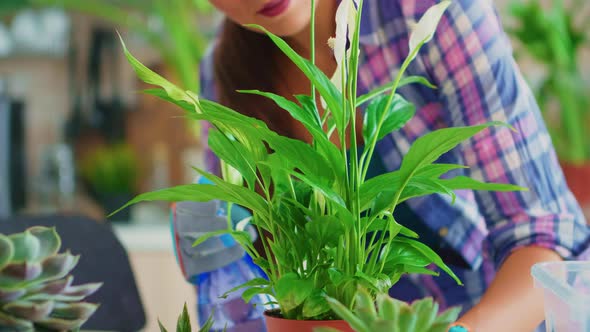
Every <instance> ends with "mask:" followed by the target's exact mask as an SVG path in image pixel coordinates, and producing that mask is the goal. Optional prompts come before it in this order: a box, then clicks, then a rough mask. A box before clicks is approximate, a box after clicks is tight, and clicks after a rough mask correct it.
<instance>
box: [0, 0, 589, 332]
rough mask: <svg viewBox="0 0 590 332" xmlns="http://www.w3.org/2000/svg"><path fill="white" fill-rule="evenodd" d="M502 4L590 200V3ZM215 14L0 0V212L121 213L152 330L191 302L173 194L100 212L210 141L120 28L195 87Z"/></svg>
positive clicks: (187, 178)
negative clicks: (139, 65)
mask: <svg viewBox="0 0 590 332" xmlns="http://www.w3.org/2000/svg"><path fill="white" fill-rule="evenodd" d="M495 3H496V4H497V5H498V8H499V13H500V14H501V17H502V21H503V23H504V24H505V26H506V29H507V31H509V32H510V35H511V38H512V39H513V42H514V47H515V54H516V56H517V60H518V61H519V63H520V64H521V68H522V71H523V72H524V74H525V77H526V79H527V80H528V81H529V83H530V85H531V87H532V88H533V89H534V91H535V92H536V93H537V95H538V96H539V102H540V103H541V106H542V108H543V111H544V115H545V116H546V118H547V119H548V123H549V124H550V129H551V133H552V135H553V139H554V143H555V145H556V147H557V148H558V154H559V157H560V159H561V161H562V162H563V165H564V169H568V172H569V174H570V175H568V178H569V179H570V181H571V184H572V187H575V192H576V195H577V196H578V197H579V199H580V201H581V202H583V205H584V206H586V207H587V206H589V205H590V204H589V203H590V166H588V165H590V162H589V161H590V128H589V127H590V98H589V96H590V84H589V83H588V82H589V78H590V61H589V60H588V59H590V52H589V38H590V2H589V1H588V0H571V1H563V2H562V1H557V0H554V1H551V0H547V1H540V2H539V1H537V0H521V1H517V0H514V1H512V2H509V1H508V0H497V1H495ZM219 20H220V17H219V15H218V14H216V13H215V12H214V11H213V10H212V9H211V7H210V5H209V3H208V1H207V0H0V219H1V218H9V217H11V216H13V215H16V214H19V215H21V214H33V215H38V214H50V213H60V214H75V215H86V216H90V217H92V218H94V219H96V220H99V221H101V222H110V223H113V225H115V230H116V232H117V234H118V236H119V237H120V238H121V239H122V241H123V243H124V245H125V246H126V247H127V248H128V251H129V252H130V256H131V258H132V263H133V265H134V268H135V270H136V273H137V275H138V279H139V281H138V282H139V284H140V290H141V292H142V297H143V300H144V302H146V303H147V304H146V310H147V313H148V321H149V323H148V327H147V330H151V329H152V328H153V330H155V328H156V325H154V322H155V320H154V317H155V316H159V317H161V318H162V320H163V322H165V323H166V324H165V325H167V326H172V322H173V321H174V320H175V318H176V315H177V313H178V312H179V311H180V308H181V305H182V302H184V301H187V302H189V305H190V304H191V303H193V304H194V292H193V291H192V290H191V289H190V287H189V286H188V285H187V284H185V283H184V281H183V280H182V278H181V276H180V272H179V271H178V267H177V266H176V262H175V259H174V257H173V254H172V250H171V249H172V247H171V240H170V236H169V230H168V226H167V225H168V221H169V216H168V214H169V209H168V205H167V204H160V203H146V204H140V205H137V206H134V207H133V208H131V209H128V210H127V211H124V212H123V213H121V214H118V215H116V216H114V217H112V218H109V219H107V218H106V215H107V214H108V213H110V212H112V211H113V210H115V209H116V208H118V207H120V206H121V205H122V204H123V203H124V202H126V201H127V200H129V199H130V198H131V197H132V196H133V195H135V194H137V193H140V192H145V191H149V190H154V189H158V188H163V187H168V186H172V185H178V184H186V183H189V182H191V181H192V180H193V177H194V175H195V173H194V171H193V170H192V169H191V166H201V165H202V164H203V161H202V152H203V151H202V146H203V145H202V142H201V141H200V137H199V135H198V133H199V128H197V127H195V125H194V124H190V123H187V122H186V121H185V120H184V119H183V118H182V117H176V116H175V115H179V116H180V115H182V114H181V113H180V112H178V111H177V110H175V109H174V107H173V106H171V105H170V104H168V103H165V102H161V101H159V100H157V99H156V98H155V97H152V96H149V95H145V94H142V93H140V91H141V90H143V89H146V88H148V87H147V86H144V85H142V84H140V83H139V81H138V80H137V79H136V77H135V74H134V73H133V72H132V70H131V67H130V66H129V65H128V64H127V62H126V61H125V59H124V56H123V52H122V49H121V46H120V42H119V39H118V35H117V33H119V34H120V35H121V36H122V38H123V39H124V40H125V42H126V44H127V46H128V48H129V49H130V50H132V52H133V54H134V55H135V56H136V57H137V58H139V59H140V60H141V61H142V62H143V63H144V64H146V65H148V66H149V67H150V68H152V69H153V70H155V71H157V72H158V73H160V74H162V75H163V76H165V77H167V78H169V79H171V80H172V81H174V82H176V83H178V84H179V85H181V86H183V87H184V88H186V89H190V90H193V91H198V89H199V83H198V63H199V59H200V58H201V56H202V54H203V52H204V51H205V49H206V47H207V44H208V42H209V40H210V39H211V37H212V36H213V34H214V33H215V27H216V25H217V23H218V22H219ZM175 112H176V113H175ZM570 168H571V170H570ZM573 189H574V188H573ZM107 220H108V221H107ZM169 285H174V286H170V287H173V288H174V289H173V290H170V289H169V288H166V290H165V291H164V290H162V289H163V288H164V287H168V286H169ZM193 308H194V306H193ZM193 311H194V310H193ZM150 324H151V325H150Z"/></svg>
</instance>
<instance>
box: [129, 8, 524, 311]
mask: <svg viewBox="0 0 590 332" xmlns="http://www.w3.org/2000/svg"><path fill="white" fill-rule="evenodd" d="M362 4H363V0H355V1H352V0H343V1H341V3H340V5H339V8H338V12H337V17H336V22H337V29H336V37H335V39H332V40H331V41H330V43H331V44H332V45H333V49H334V54H335V57H336V60H337V63H338V70H337V72H336V73H335V76H334V77H333V78H332V79H330V78H328V77H327V76H326V75H325V74H324V73H323V72H322V71H321V70H320V69H318V68H317V67H316V66H315V65H314V61H313V59H314V58H315V56H314V51H313V50H312V52H311V55H310V59H311V60H308V59H306V58H304V57H302V56H300V55H298V54H297V53H296V52H295V51H294V50H293V49H292V48H291V47H290V46H289V45H288V44H287V43H286V42H285V41H284V40H283V39H281V38H280V37H278V36H276V35H274V34H272V33H270V32H269V31H267V30H265V29H264V28H263V27H261V26H256V25H251V26H249V27H250V28H256V29H259V30H260V31H262V32H264V33H266V34H267V35H268V37H269V38H271V39H272V41H273V42H274V43H275V44H276V46H277V47H279V48H280V49H281V51H282V52H283V53H284V54H285V55H286V56H287V57H289V58H290V59H291V60H292V61H293V62H294V64H295V65H297V67H298V68H299V69H300V70H301V71H302V72H303V73H304V74H305V75H306V76H307V78H308V79H309V81H310V83H311V86H312V88H311V91H312V93H311V94H310V95H297V96H294V97H295V100H297V102H294V101H292V100H289V99H286V98H284V97H282V96H279V95H276V94H273V93H270V92H263V91H242V92H243V93H249V94H256V95H262V96H265V97H268V98H270V99H271V100H273V101H274V102H275V103H276V104H277V105H278V106H280V107H281V108H282V109H283V110H284V111H286V112H288V114H290V116H292V117H293V118H295V119H296V120H297V121H299V122H301V123H302V124H303V125H304V126H305V128H306V129H307V130H308V131H309V133H310V134H311V136H312V137H313V141H312V142H311V143H309V144H308V143H306V142H304V141H301V140H297V139H292V138H288V137H284V136H281V135H278V134H277V133H275V132H273V131H271V130H270V129H269V128H268V127H267V125H266V124H265V123H264V122H262V121H259V120H256V119H253V118H250V117H247V116H244V115H242V114H240V113H238V112H236V111H234V110H232V109H229V108H227V107H224V106H222V105H220V104H218V103H216V102H213V101H210V100H206V99H201V98H199V96H197V95H196V94H195V93H193V92H192V91H184V90H181V89H179V88H178V87H176V86H175V85H173V84H171V83H170V82H169V81H167V80H166V79H164V78H162V77H161V76H159V75H158V74H156V73H154V72H152V71H151V70H149V69H148V68H146V67H145V66H144V65H142V64H141V63H140V62H139V61H138V60H136V59H135V58H134V57H133V56H132V55H131V54H130V53H129V52H128V50H127V49H126V48H125V47H124V49H125V50H124V51H125V54H126V56H127V58H128V60H129V62H130V63H131V65H132V66H133V68H134V69H135V71H136V73H137V75H138V76H139V78H140V79H142V80H143V81H145V82H146V83H149V84H152V85H156V86H159V88H156V89H151V90H148V91H146V92H147V93H149V94H152V95H156V96H158V97H160V98H163V99H165V100H168V101H170V102H173V103H175V104H177V105H179V106H180V107H182V108H183V109H184V110H185V111H186V116H187V117H189V118H191V119H194V120H197V121H208V122H209V123H210V124H211V125H212V127H213V129H212V130H211V131H210V133H209V147H210V148H211V150H212V151H213V152H214V153H215V154H216V155H217V157H219V158H220V159H221V161H222V162H223V163H224V164H225V165H226V166H227V169H230V170H231V171H232V172H233V173H234V174H239V175H240V176H239V178H238V179H236V178H235V177H230V176H224V177H222V178H220V177H218V176H215V175H213V174H211V173H208V172H206V171H204V170H201V169H195V170H196V171H197V172H198V173H199V174H200V175H201V176H203V177H204V178H206V179H208V180H209V181H210V182H212V183H213V184H189V185H182V186H178V187H173V188H169V189H164V190H158V191H155V192H150V193H145V194H142V195H139V196H137V197H136V198H135V199H133V200H132V201H131V202H129V203H128V204H127V205H129V204H134V203H137V202H141V201H149V200H167V201H200V202H204V201H209V200H223V201H228V202H231V203H234V204H239V205H241V206H244V207H246V208H248V209H250V210H251V211H252V217H251V218H250V219H247V220H244V221H242V222H240V223H238V225H237V226H235V227H234V226H233V225H232V224H231V222H229V221H228V229H226V230H223V231H219V232H213V233H210V234H207V235H206V236H203V237H201V238H199V239H198V240H197V241H196V242H195V246H197V245H199V244H200V243H202V242H203V241H205V240H206V239H208V238H210V237H214V236H219V235H221V234H231V235H232V236H233V238H234V239H235V240H236V241H237V242H238V243H239V244H240V245H241V246H242V247H243V248H244V249H245V250H246V252H247V253H248V254H249V255H250V256H251V257H252V258H253V261H254V262H255V263H256V264H257V265H258V266H259V267H260V268H261V269H262V270H263V271H264V272H265V273H266V274H267V276H268V279H263V278H259V279H254V280H251V281H249V282H247V283H246V284H244V285H242V287H246V288H247V289H246V290H245V292H244V293H243V297H244V299H245V300H250V299H251V298H252V297H253V296H255V295H256V294H260V293H264V294H269V295H272V297H273V298H274V299H275V300H276V303H277V304H278V306H279V308H280V313H281V315H282V317H284V318H288V319H297V320H319V319H335V318H337V316H336V315H335V314H334V312H333V311H332V310H331V308H330V305H329V304H328V301H327V298H330V299H333V300H334V301H338V302H339V303H342V304H343V305H344V306H345V307H348V308H351V309H352V308H353V304H354V302H355V293H356V290H357V287H358V286H362V287H364V288H366V289H368V290H369V292H370V293H371V294H372V295H371V296H373V297H375V296H376V294H378V293H386V292H387V290H388V289H389V288H390V287H391V286H392V285H393V284H394V283H396V282H397V281H398V280H399V278H400V277H401V276H402V275H403V274H406V273H425V274H435V273H436V272H435V271H433V270H432V269H429V268H428V267H429V266H430V265H431V264H435V265H436V266H438V267H439V268H440V269H442V270H443V271H445V272H446V273H448V274H449V275H451V276H452V277H453V278H454V279H455V280H456V281H457V282H458V283H460V281H459V280H458V279H457V277H456V276H455V275H454V274H453V272H452V271H451V270H450V269H449V268H448V267H447V266H446V265H445V264H444V263H443V261H442V260H441V258H440V257H439V256H438V255H437V254H436V253H435V252H434V251H432V250H431V249H429V248H428V247H427V246H425V245H424V244H422V243H420V242H419V240H418V239H417V238H418V236H417V234H416V233H414V232H413V231H412V230H410V229H408V228H405V227H403V226H402V225H400V224H399V223H397V222H396V220H395V218H394V217H393V212H394V210H395V208H396V206H397V205H398V204H400V203H402V202H404V201H406V200H408V199H410V198H413V197H418V196H424V195H429V194H438V193H442V194H447V195H450V196H454V193H453V190H456V189H477V190H501V191H509V190H520V189H521V188H519V187H516V186H513V185H508V184H490V183H482V182H479V181H477V180H474V179H471V178H468V177H464V176H457V177H453V178H444V179H443V178H441V176H442V175H443V174H445V173H447V172H448V171H451V170H456V169H460V168H464V167H463V166H461V165H453V164H436V163H434V162H435V161H436V160H437V159H438V158H439V157H440V156H441V155H442V154H444V153H446V152H447V151H449V150H451V149H453V148H454V147H456V146H457V145H459V144H460V143H461V142H462V141H464V140H466V139H468V138H470V137H472V136H473V135H475V134H477V133H479V132H480V131H482V130H484V129H486V128H488V127H490V126H493V125H499V123H488V124H482V125H478V126H472V127H457V128H445V129H441V130H438V131H435V132H431V133H428V134H426V135H424V136H422V137H420V138H418V139H417V140H416V141H415V142H414V144H413V145H412V146H411V148H410V149H409V151H408V153H407V154H406V156H405V157H404V159H403V162H402V164H401V167H400V168H399V169H398V170H396V171H394V172H390V173H387V174H382V175H379V176H377V177H375V178H372V179H367V170H368V168H369V161H370V160H371V158H372V156H373V153H374V152H375V146H376V144H377V142H378V141H379V140H380V139H382V138H383V137H385V136H386V135H388V134H389V133H391V132H392V131H395V130H398V129H400V128H401V127H402V126H403V125H404V124H405V123H407V122H408V121H409V120H410V119H411V118H412V116H413V115H414V113H415V106H414V105H412V104H411V103H410V102H408V101H407V100H406V99H404V98H403V97H402V96H401V95H399V94H397V89H398V88H399V87H401V86H403V85H406V84H411V83H421V84H426V85H430V83H428V82H427V81H426V80H425V79H424V78H422V77H406V76H404V72H405V70H406V68H407V67H408V65H409V64H410V63H411V62H412V60H413V59H414V58H415V57H416V55H417V54H418V51H419V50H420V48H421V47H422V46H423V45H424V44H425V43H426V42H428V41H429V40H430V39H431V38H432V37H433V35H434V33H435V30H436V26H437V23H438V21H439V20H440V18H441V16H442V14H443V12H444V11H445V9H446V8H447V7H448V6H449V4H450V2H449V1H443V2H441V3H439V4H437V5H435V6H434V7H432V8H431V9H429V10H428V11H427V12H426V14H425V15H424V17H423V18H422V19H421V20H420V21H419V22H418V23H417V24H416V25H415V27H414V30H413V33H412V35H411V37H410V53H409V55H408V57H407V58H406V60H405V61H404V62H403V64H402V66H401V68H400V70H399V72H398V73H397V76H396V78H395V80H394V81H393V82H392V83H391V84H389V85H388V86H385V87H382V88H379V89H377V90H375V91H372V92H370V93H368V94H365V95H361V96H357V90H356V87H357V76H358V65H359V29H360V18H361V13H360V11H361V8H362V7H363V5H362ZM313 8H315V6H313V4H312V17H313V14H314V13H313V10H314V9H313ZM312 22H313V20H312ZM311 30H312V31H313V30H314V29H313V27H312V29H311ZM312 40H313V32H312ZM347 40H348V41H349V43H347ZM311 45H314V43H313V42H312V43H311ZM347 45H349V47H348V48H347ZM123 46H124V45H123ZM315 91H317V92H318V93H319V96H320V97H321V100H322V103H321V104H324V105H325V107H321V106H319V105H316V102H315V98H314V97H315ZM361 106H362V107H364V120H363V123H362V124H361V123H357V122H356V120H355V119H356V117H355V112H356V111H357V109H359V108H361ZM365 106H366V107H365ZM358 126H360V127H361V128H362V136H363V140H364V146H363V147H362V150H359V146H358V145H357V137H356V132H357V131H356V128H357V127H358ZM359 129H360V128H359ZM347 133H350V135H349V136H350V137H349V138H348V140H347ZM332 137H337V138H338V141H340V142H347V143H348V144H338V143H333V142H332V141H331V139H330V138H332ZM230 173H231V172H230ZM236 180H237V181H236ZM248 224H251V225H254V226H255V227H256V229H257V230H258V233H259V234H263V233H267V234H269V235H270V236H268V237H262V238H261V241H262V246H263V248H264V254H265V255H264V256H263V255H261V253H259V252H257V250H256V249H255V248H254V245H253V242H252V239H251V237H250V235H249V233H248V232H247V231H246V230H245V228H246V227H247V226H248ZM265 257H267V258H265Z"/></svg>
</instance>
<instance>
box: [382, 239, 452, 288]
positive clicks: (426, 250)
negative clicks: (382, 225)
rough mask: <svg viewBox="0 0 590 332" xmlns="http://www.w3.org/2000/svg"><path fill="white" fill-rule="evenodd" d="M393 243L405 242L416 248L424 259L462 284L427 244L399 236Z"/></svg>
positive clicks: (401, 243)
mask: <svg viewBox="0 0 590 332" xmlns="http://www.w3.org/2000/svg"><path fill="white" fill-rule="evenodd" d="M393 243H394V246H396V245H403V244H406V245H409V246H411V247H413V248H414V249H416V250H418V251H419V252H420V253H421V254H422V255H423V257H424V258H425V259H429V260H430V261H431V262H432V263H434V264H435V265H436V266H438V267H439V268H440V269H442V270H443V271H445V272H446V273H447V274H448V275H449V276H450V277H451V278H453V279H454V280H455V281H456V282H457V284H459V285H463V283H462V282H461V280H459V278H458V277H457V276H456V275H455V273H454V272H453V271H452V270H451V269H450V268H449V267H448V266H447V265H446V264H445V263H444V262H443V260H442V258H440V256H439V255H438V254H437V253H436V252H434V251H433V250H432V249H430V247H428V246H427V245H425V244H423V243H421V242H419V241H416V240H412V239H406V238H401V237H398V238H395V239H393Z"/></svg>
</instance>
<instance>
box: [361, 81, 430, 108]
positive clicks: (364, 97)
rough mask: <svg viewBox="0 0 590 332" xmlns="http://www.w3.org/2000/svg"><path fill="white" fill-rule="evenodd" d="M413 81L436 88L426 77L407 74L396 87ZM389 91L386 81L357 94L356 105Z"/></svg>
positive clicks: (389, 87)
mask: <svg viewBox="0 0 590 332" xmlns="http://www.w3.org/2000/svg"><path fill="white" fill-rule="evenodd" d="M413 83H419V84H422V85H424V86H427V87H429V88H431V89H436V86H435V85H434V84H432V83H430V82H429V81H428V80H427V79H426V78H424V77H422V76H408V77H404V78H402V79H401V80H400V82H399V85H398V89H399V88H401V87H403V86H405V85H408V84H413ZM390 91H391V83H387V84H385V85H383V86H381V87H378V88H376V89H375V90H372V91H370V92H368V93H366V94H364V95H362V96H359V97H358V98H357V100H356V106H357V107H359V106H361V105H363V104H364V103H366V102H368V101H370V100H372V99H373V98H376V97H377V96H380V95H381V94H384V93H386V92H390Z"/></svg>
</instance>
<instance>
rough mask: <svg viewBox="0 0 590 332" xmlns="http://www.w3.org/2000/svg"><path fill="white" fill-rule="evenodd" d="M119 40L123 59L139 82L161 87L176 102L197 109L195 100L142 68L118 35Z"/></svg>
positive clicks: (146, 68)
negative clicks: (123, 54)
mask: <svg viewBox="0 0 590 332" xmlns="http://www.w3.org/2000/svg"><path fill="white" fill-rule="evenodd" d="M119 39H120V40H121V45H122V46H123V52H124V53H125V57H127V61H128V62H129V63H130V64H131V66H132V67H133V70H135V73H136V74H137V77H139V79H140V80H142V81H144V82H145V83H148V84H152V85H156V86H159V87H161V88H162V89H164V90H165V91H166V94H167V95H168V96H169V97H170V98H172V99H174V100H177V101H184V102H187V103H189V104H193V105H195V107H196V108H195V110H196V109H197V108H198V105H197V104H196V103H195V100H194V99H193V98H191V97H190V96H188V95H187V94H186V93H185V91H184V90H182V89H180V88H179V87H177V86H176V85H174V84H172V83H170V82H169V81H168V80H166V79H165V78H163V77H162V76H160V75H158V74H156V73H155V72H154V71H152V70H151V69H149V68H148V67H146V66H144V65H143V64H142V63H141V62H139V60H137V59H136V58H135V57H134V56H133V55H132V54H131V52H129V50H127V46H126V45H125V42H124V41H123V38H122V37H121V36H120V35H119Z"/></svg>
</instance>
